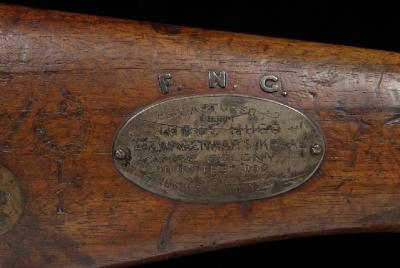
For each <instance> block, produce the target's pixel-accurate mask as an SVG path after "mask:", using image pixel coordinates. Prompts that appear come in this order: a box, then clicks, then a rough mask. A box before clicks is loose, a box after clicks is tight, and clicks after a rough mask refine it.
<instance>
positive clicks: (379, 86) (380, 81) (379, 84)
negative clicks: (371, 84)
mask: <svg viewBox="0 0 400 268" xmlns="http://www.w3.org/2000/svg"><path fill="white" fill-rule="evenodd" d="M382 78H383V74H381V77H380V78H379V82H378V89H380V88H381V83H382Z"/></svg>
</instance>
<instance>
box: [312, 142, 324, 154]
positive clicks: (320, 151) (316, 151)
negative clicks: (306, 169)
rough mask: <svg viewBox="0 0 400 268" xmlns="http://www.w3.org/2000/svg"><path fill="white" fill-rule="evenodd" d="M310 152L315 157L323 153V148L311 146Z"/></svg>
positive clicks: (315, 145)
mask: <svg viewBox="0 0 400 268" xmlns="http://www.w3.org/2000/svg"><path fill="white" fill-rule="evenodd" d="M310 151H311V153H312V154H314V155H320V154H321V153H322V146H321V145H319V144H318V143H316V144H314V145H313V146H311V149H310Z"/></svg>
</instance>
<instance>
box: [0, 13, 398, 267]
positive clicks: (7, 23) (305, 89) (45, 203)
mask: <svg viewBox="0 0 400 268" xmlns="http://www.w3.org/2000/svg"><path fill="white" fill-rule="evenodd" d="M0 31H1V32H0V90H1V91H0V92H1V95H0V104H1V106H0V107H1V109H2V110H1V113H0V115H1V117H0V118H1V128H0V148H1V154H0V165H2V166H4V167H6V168H7V169H9V170H10V171H11V172H12V173H13V174H14V175H15V176H16V177H17V178H18V179H19V181H20V182H21V185H22V188H23V192H24V195H25V206H24V210H23V213H22V215H21V218H20V219H19V221H18V222H17V224H16V225H15V226H13V228H12V229H10V230H8V231H7V232H5V233H4V234H2V235H1V236H2V241H4V243H1V244H0V248H1V251H0V252H1V253H0V262H1V263H2V266H7V265H8V266H30V267H32V266H40V267H42V266H46V265H47V266H58V267H73V266H77V267H79V266H93V267H101V266H114V265H131V264H139V263H145V262H151V261H155V260H160V259H167V258H170V257H173V256H180V255H186V254H192V253H196V252H205V251H209V250H215V249H221V248H227V247H232V246H234V245H244V244H251V243H256V242H261V241H270V240H279V239H287V238H292V237H304V236H314V235H322V234H336V233H354V232H398V231H399V230H400V225H399V223H400V213H399V209H400V207H399V205H398V204H399V201H400V189H399V188H400V179H399V176H398V174H399V171H400V170H399V169H400V151H399V148H400V147H399V139H398V137H399V134H400V133H399V132H400V131H399V130H398V124H399V122H400V119H399V118H400V115H399V110H398V105H397V103H398V98H399V96H398V88H399V83H400V82H399V81H400V76H399V70H400V67H399V66H400V65H399V63H400V55H399V54H397V53H393V52H385V51H377V50H368V49H360V48H354V47H344V46H335V45H326V44H317V43H311V42H302V41H294V40H284V39H278V38H268V37H260V36H253V35H246V34H238V33H227V32H218V31H210V30H200V29H193V28H185V27H177V26H170V25H161V24H152V23H143V22H135V21H126V20H121V19H111V18H102V17H96V16H85V15H78V14H70V13H63V12H56V11H44V10H36V9H30V8H23V7H16V6H10V5H0ZM209 70H216V71H218V72H219V71H225V72H226V73H227V79H226V87H225V88H218V87H217V88H215V89H211V88H210V87H209V84H208V80H207V74H208V71H209ZM164 74H171V75H172V76H173V79H172V82H171V83H172V84H171V88H170V92H169V93H168V94H163V93H162V92H160V89H159V87H160V85H159V83H158V80H157V79H158V77H159V76H160V75H164ZM266 74H270V75H274V76H276V77H278V78H279V80H280V81H281V83H280V89H281V90H282V91H285V92H288V96H283V95H282V94H280V92H278V93H266V92H264V91H262V90H261V89H260V79H261V78H262V77H263V76H265V75H266ZM178 86H181V88H180V89H178ZM210 93H212V94H221V95H222V94H230V95H232V94H239V95H247V96H254V97H259V98H263V99H270V100H274V101H277V102H280V103H284V104H286V105H289V106H291V107H294V108H295V109H297V110H299V111H301V112H303V113H305V114H306V115H308V116H309V117H310V118H311V119H312V120H313V121H314V122H315V123H316V124H317V125H318V127H319V128H320V129H321V131H322V132H323V134H324V137H325V142H326V153H325V157H324V160H323V162H322V165H321V166H320V168H319V170H318V171H317V172H316V173H315V174H314V175H313V176H312V177H311V178H310V179H309V180H308V181H307V182H305V183H304V184H302V185H301V186H299V187H297V188H296V189H294V190H291V191H289V192H287V193H284V194H281V195H278V196H274V197H270V198H265V199H260V200H250V201H241V202H229V203H224V204H212V203H211V204H200V203H186V202H178V201H174V200H172V199H168V198H165V197H162V196H159V195H155V194H153V193H150V192H147V191H145V190H143V189H141V188H139V187H137V186H135V185H133V184H132V183H131V182H129V181H128V180H126V179H125V178H123V176H122V175H121V174H120V173H119V172H118V170H117V169H116V168H115V166H114V164H113V159H112V149H111V146H112V142H113V139H114V137H115V135H116V133H117V131H118V129H119V127H120V126H121V125H122V124H123V122H125V121H126V120H127V119H128V118H130V116H131V114H132V112H133V111H134V110H135V109H138V108H142V107H146V106H148V105H150V104H153V103H155V102H158V101H162V100H170V99H174V98H180V97H187V96H195V95H205V94H210ZM3 176H4V175H3Z"/></svg>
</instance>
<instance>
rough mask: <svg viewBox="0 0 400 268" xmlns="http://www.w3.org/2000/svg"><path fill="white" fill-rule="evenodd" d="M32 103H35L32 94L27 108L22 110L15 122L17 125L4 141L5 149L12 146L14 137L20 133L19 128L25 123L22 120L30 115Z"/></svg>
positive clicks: (26, 105)
mask: <svg viewBox="0 0 400 268" xmlns="http://www.w3.org/2000/svg"><path fill="white" fill-rule="evenodd" d="M32 102H33V96H32V94H31V95H30V96H29V99H28V101H27V102H26V104H25V107H24V108H23V109H22V111H21V113H20V114H19V115H18V117H17V120H15V125H14V126H13V127H12V129H11V131H10V135H9V136H8V137H7V138H6V139H4V140H5V142H6V144H5V147H9V146H10V143H11V139H12V136H13V135H14V134H15V133H16V132H17V131H18V129H19V127H20V126H21V124H22V123H23V122H24V121H22V119H24V118H25V117H26V116H27V115H28V113H29V111H30V110H31V107H32Z"/></svg>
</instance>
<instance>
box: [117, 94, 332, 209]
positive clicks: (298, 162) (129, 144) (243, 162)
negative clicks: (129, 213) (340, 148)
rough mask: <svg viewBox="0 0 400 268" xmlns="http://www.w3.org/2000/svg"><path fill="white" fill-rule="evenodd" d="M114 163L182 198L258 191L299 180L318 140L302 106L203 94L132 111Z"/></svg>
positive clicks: (234, 196) (218, 198)
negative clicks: (298, 107) (303, 112)
mask: <svg viewBox="0 0 400 268" xmlns="http://www.w3.org/2000/svg"><path fill="white" fill-rule="evenodd" d="M112 150H113V158H114V162H115V165H116V167H117V168H118V170H119V171H120V172H121V173H122V174H123V175H124V176H125V178H127V179H128V180H130V181H131V182H133V183H134V184H136V185H138V186H140V187H142V188H144V189H146V190H148V191H150V192H152V193H155V194H158V195H161V196H164V197H168V198H172V199H175V200H179V201H185V202H198V203H222V202H234V201H243V200H253V199H261V198H266V197H271V196H274V195H278V194H281V193H284V192H287V191H289V190H291V189H293V188H295V187H297V186H299V185H300V184H302V183H303V182H305V181H306V180H307V179H308V178H310V176H311V175H312V174H313V173H314V172H315V171H316V169H317V168H318V166H319V165H320V163H321V161H322V159H323V155H324V151H325V142H324V138H323V135H322V133H321V131H320V130H319V129H318V128H317V127H316V126H315V125H314V124H313V123H312V122H311V121H310V120H309V119H308V118H307V117H306V116H305V115H304V114H302V113H301V112H299V111H297V110H295V109H293V108H291V107H289V106H286V105H284V104H281V103H278V102H274V101H271V100H266V99H261V98H255V97H249V96H239V95H203V96H193V97H186V98H179V99H173V100H167V101H164V102H160V103H157V104H154V105H151V106H149V107H147V108H145V109H142V110H140V111H137V112H136V113H135V114H134V115H133V116H132V117H131V118H130V119H129V120H128V121H127V122H126V123H125V124H124V125H123V126H122V128H121V129H120V130H119V132H118V134H117V135H116V138H115V140H114V144H113V149H112Z"/></svg>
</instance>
